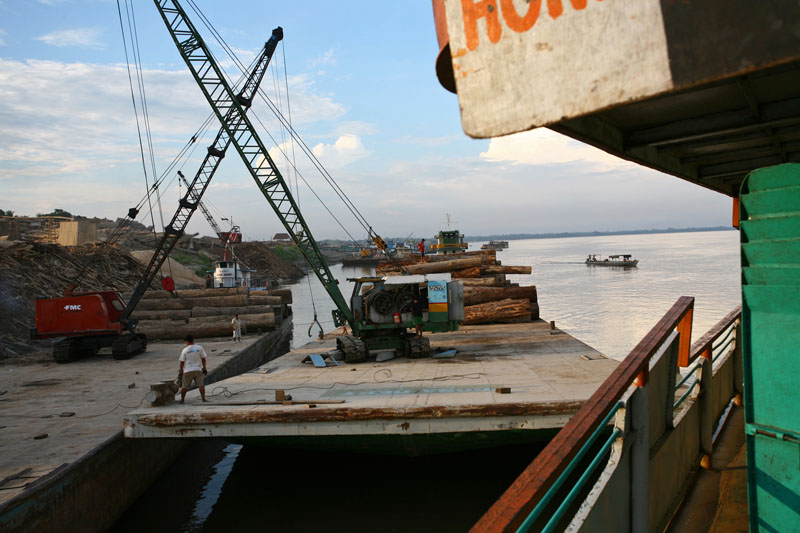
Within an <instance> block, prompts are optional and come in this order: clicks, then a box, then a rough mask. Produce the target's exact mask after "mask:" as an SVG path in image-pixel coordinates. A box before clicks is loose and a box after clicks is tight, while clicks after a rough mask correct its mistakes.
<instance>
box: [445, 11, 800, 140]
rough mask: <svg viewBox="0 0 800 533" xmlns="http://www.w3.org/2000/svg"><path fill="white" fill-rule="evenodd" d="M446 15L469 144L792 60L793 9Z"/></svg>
mask: <svg viewBox="0 0 800 533" xmlns="http://www.w3.org/2000/svg"><path fill="white" fill-rule="evenodd" d="M439 11H440V8H438V7H437V6H436V1H435V2H434V12H435V13H436V15H437V18H438V17H439V15H440V13H439ZM444 12H445V14H446V19H447V31H448V33H449V42H450V45H449V49H450V54H451V56H452V67H453V75H454V78H455V85H456V88H457V92H458V97H459V103H460V106H461V116H462V123H463V127H464V131H465V132H466V133H467V134H468V135H470V136H472V137H494V136H498V135H506V134H509V133H514V132H518V131H524V130H527V129H531V128H534V127H538V126H546V125H551V124H555V123H558V122H561V121H563V120H565V119H572V118H576V117H580V116H584V115H587V114H591V113H595V112H598V111H602V110H604V109H608V108H611V107H614V106H618V105H622V104H626V103H631V102H636V101H640V100H644V99H647V98H651V97H654V96H657V95H659V94H664V93H668V92H674V91H676V90H679V89H684V88H689V87H693V86H697V85H701V84H708V83H709V82H713V81H715V80H721V79H726V78H730V77H732V76H737V75H742V74H745V73H748V72H752V71H755V70H758V69H761V68H765V67H770V66H775V65H780V64H782V63H788V62H791V61H796V60H798V59H800V6H798V2H797V1H795V0H758V1H756V0H444ZM440 41H441V36H440ZM443 84H444V83H443Z"/></svg>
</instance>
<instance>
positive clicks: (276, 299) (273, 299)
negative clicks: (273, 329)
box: [250, 293, 291, 305]
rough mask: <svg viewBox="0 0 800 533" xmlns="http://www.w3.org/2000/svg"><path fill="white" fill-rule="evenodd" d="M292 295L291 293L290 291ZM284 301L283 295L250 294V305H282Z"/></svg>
mask: <svg viewBox="0 0 800 533" xmlns="http://www.w3.org/2000/svg"><path fill="white" fill-rule="evenodd" d="M289 295H290V296H291V293H289ZM282 303H283V296H279V295H273V296H267V295H264V296H261V295H258V296H253V295H251V296H250V305H280V304H282Z"/></svg>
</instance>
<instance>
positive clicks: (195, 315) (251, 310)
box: [171, 305, 272, 319]
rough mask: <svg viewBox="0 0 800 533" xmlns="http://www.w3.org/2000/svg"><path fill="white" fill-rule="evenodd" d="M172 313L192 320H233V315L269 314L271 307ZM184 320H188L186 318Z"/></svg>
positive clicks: (222, 308)
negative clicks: (187, 314)
mask: <svg viewBox="0 0 800 533" xmlns="http://www.w3.org/2000/svg"><path fill="white" fill-rule="evenodd" d="M171 312H173V313H186V312H188V313H190V316H191V317H192V318H199V317H204V316H227V317H229V319H230V318H233V315H237V314H238V315H254V314H262V313H271V312H272V306H271V305H242V306H239V307H195V308H193V309H192V310H191V311H171ZM186 318H189V316H187V317H186Z"/></svg>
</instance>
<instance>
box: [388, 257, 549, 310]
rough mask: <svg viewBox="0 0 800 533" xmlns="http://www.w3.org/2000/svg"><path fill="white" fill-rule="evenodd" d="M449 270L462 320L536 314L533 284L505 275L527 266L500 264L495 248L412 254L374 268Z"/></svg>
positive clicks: (425, 271) (392, 271)
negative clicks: (460, 289) (460, 295)
mask: <svg viewBox="0 0 800 533" xmlns="http://www.w3.org/2000/svg"><path fill="white" fill-rule="evenodd" d="M403 271H405V272H406V273H408V274H439V273H449V274H451V275H452V277H453V279H454V280H456V281H460V282H461V284H462V285H463V286H464V313H465V315H466V318H465V320H464V324H489V323H496V322H500V323H503V322H524V321H528V320H536V319H538V318H539V303H538V300H537V296H536V287H535V286H523V287H521V286H520V285H519V284H518V283H512V282H510V281H509V280H507V279H506V275H507V274H530V273H531V267H530V266H510V265H503V264H501V263H500V261H498V260H497V253H496V250H479V251H472V252H465V253H463V254H456V255H453V254H450V255H434V256H425V257H424V258H422V257H420V256H418V255H415V256H410V257H407V258H404V259H400V260H394V261H391V262H383V263H381V264H380V265H378V267H377V268H376V269H375V272H376V274H377V275H379V276H385V275H399V274H401V273H403Z"/></svg>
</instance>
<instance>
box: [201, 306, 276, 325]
mask: <svg viewBox="0 0 800 533" xmlns="http://www.w3.org/2000/svg"><path fill="white" fill-rule="evenodd" d="M232 318H233V316H230V317H228V316H202V317H192V318H190V319H189V325H190V326H197V325H214V326H216V325H218V324H227V325H228V329H229V330H230V329H231V319H232ZM239 320H241V322H242V329H244V328H245V327H248V328H250V330H252V329H253V328H263V327H266V326H272V325H274V324H275V313H273V312H272V311H271V310H270V312H269V313H260V314H257V315H239Z"/></svg>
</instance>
